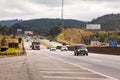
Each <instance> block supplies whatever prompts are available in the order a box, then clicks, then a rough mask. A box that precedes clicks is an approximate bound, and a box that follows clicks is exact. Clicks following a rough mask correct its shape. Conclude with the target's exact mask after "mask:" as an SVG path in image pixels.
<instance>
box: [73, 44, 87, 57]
mask: <svg viewBox="0 0 120 80" xmlns="http://www.w3.org/2000/svg"><path fill="white" fill-rule="evenodd" d="M78 55H83V56H85V55H86V56H88V50H87V48H86V46H85V45H76V46H75V48H74V56H78Z"/></svg>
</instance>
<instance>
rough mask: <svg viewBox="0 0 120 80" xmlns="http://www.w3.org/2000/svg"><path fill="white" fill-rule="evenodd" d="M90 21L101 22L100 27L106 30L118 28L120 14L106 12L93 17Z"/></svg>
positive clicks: (119, 28) (119, 25)
mask: <svg viewBox="0 0 120 80" xmlns="http://www.w3.org/2000/svg"><path fill="white" fill-rule="evenodd" d="M90 23H98V24H101V25H102V29H103V30H107V31H114V30H116V29H117V30H120V14H107V15H104V16H101V17H98V18H97V19H93V20H92V21H91V22H90Z"/></svg>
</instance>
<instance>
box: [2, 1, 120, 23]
mask: <svg viewBox="0 0 120 80" xmlns="http://www.w3.org/2000/svg"><path fill="white" fill-rule="evenodd" d="M61 1H62V0H0V20H8V19H23V20H26V19H36V18H61ZM111 13H120V0H64V18H65V19H77V20H83V21H91V20H92V19H94V18H97V17H99V16H103V15H105V14H111Z"/></svg>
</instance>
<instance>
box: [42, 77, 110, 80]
mask: <svg viewBox="0 0 120 80" xmlns="http://www.w3.org/2000/svg"><path fill="white" fill-rule="evenodd" d="M43 78H52V79H54V78H55V79H81V80H112V79H107V78H106V79H105V78H83V77H61V76H43Z"/></svg>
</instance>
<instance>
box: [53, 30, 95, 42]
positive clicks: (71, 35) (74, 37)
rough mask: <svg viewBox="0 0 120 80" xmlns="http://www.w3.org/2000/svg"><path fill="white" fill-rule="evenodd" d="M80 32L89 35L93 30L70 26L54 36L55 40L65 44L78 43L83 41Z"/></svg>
mask: <svg viewBox="0 0 120 80" xmlns="http://www.w3.org/2000/svg"><path fill="white" fill-rule="evenodd" d="M80 33H81V34H82V35H84V36H90V35H91V34H93V32H91V31H86V30H82V29H75V28H72V29H66V30H64V31H62V32H61V33H60V34H59V35H58V36H57V37H56V38H55V40H56V41H58V42H62V43H66V44H78V43H79V44H80V43H83V39H82V36H81V35H80Z"/></svg>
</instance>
